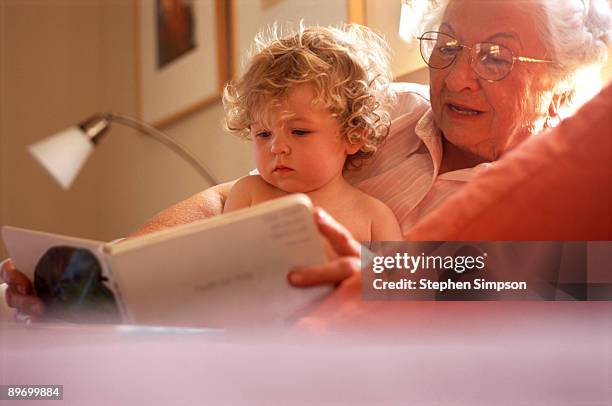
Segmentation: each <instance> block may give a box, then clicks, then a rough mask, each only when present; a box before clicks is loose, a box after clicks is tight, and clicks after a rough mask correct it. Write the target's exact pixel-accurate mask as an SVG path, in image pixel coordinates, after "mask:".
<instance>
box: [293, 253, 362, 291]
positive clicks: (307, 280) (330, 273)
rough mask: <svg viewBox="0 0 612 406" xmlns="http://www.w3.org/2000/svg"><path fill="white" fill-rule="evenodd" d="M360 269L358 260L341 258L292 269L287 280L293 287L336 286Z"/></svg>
mask: <svg viewBox="0 0 612 406" xmlns="http://www.w3.org/2000/svg"><path fill="white" fill-rule="evenodd" d="M360 267H361V261H360V259H359V258H357V257H342V258H337V259H335V260H333V261H329V262H326V263H324V264H322V265H318V266H310V267H296V268H293V270H292V271H291V272H289V275H288V279H289V283H290V284H291V285H293V286H295V287H307V286H315V285H324V284H336V283H340V282H342V281H343V280H345V279H346V278H349V277H351V276H353V275H354V274H355V273H356V272H359V270H360Z"/></svg>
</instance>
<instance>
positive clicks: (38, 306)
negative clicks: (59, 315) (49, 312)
mask: <svg viewBox="0 0 612 406" xmlns="http://www.w3.org/2000/svg"><path fill="white" fill-rule="evenodd" d="M0 274H1V276H2V281H3V282H5V283H6V284H7V285H8V288H7V289H6V294H5V298H6V303H7V304H8V305H9V306H10V307H13V308H15V309H16V310H17V313H16V314H15V320H17V321H19V322H26V323H27V322H31V321H35V320H37V319H38V318H40V317H41V316H42V315H43V313H44V309H45V307H44V305H43V302H42V300H40V299H39V298H38V297H36V296H35V295H34V287H33V286H32V282H31V281H30V280H29V279H28V277H27V276H25V275H24V274H23V273H21V272H19V271H18V270H17V269H15V266H14V265H13V262H12V261H11V260H10V259H8V260H6V261H4V262H3V263H2V266H1V269H0Z"/></svg>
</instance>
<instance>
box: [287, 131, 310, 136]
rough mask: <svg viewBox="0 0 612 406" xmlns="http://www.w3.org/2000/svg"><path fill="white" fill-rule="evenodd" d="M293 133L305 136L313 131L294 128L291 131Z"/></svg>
mask: <svg viewBox="0 0 612 406" xmlns="http://www.w3.org/2000/svg"><path fill="white" fill-rule="evenodd" d="M291 133H292V134H293V135H296V136H298V137H303V136H305V135H308V134H310V133H311V131H308V130H292V131H291Z"/></svg>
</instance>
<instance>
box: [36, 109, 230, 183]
mask: <svg viewBox="0 0 612 406" xmlns="http://www.w3.org/2000/svg"><path fill="white" fill-rule="evenodd" d="M111 122H116V123H119V124H123V125H125V126H128V127H132V128H135V129H137V130H138V131H140V132H142V133H143V134H145V135H148V136H150V137H153V138H154V139H156V140H157V141H159V142H161V143H162V144H164V145H165V146H166V147H168V148H170V149H171V150H173V151H174V152H176V153H177V154H178V155H180V156H181V157H182V158H183V159H184V160H185V161H187V162H188V163H189V164H190V165H191V166H192V167H193V168H194V169H195V170H197V171H198V173H199V174H200V175H202V177H203V178H204V179H206V180H207V181H208V182H210V183H211V184H212V185H217V184H219V182H218V180H217V179H216V178H215V177H214V176H213V175H212V174H211V172H210V170H209V169H208V168H207V167H206V165H204V163H203V162H202V161H201V160H200V159H198V157H196V156H195V155H194V154H192V153H191V152H189V151H188V150H187V149H186V148H185V147H183V146H182V145H181V144H179V143H178V142H176V141H175V140H174V139H172V138H171V137H170V136H169V135H167V134H165V133H163V132H162V131H160V130H158V129H157V128H155V127H153V126H151V125H149V124H147V123H145V122H142V121H140V120H138V119H136V118H133V117H130V116H126V115H123V114H117V113H99V114H95V115H93V116H91V117H89V118H87V119H85V120H83V121H82V122H80V123H79V124H77V125H76V126H74V127H70V128H68V129H66V130H63V131H60V132H58V133H56V134H54V135H52V136H50V137H48V138H45V139H43V140H41V141H38V142H36V143H34V144H32V145H30V146H29V147H28V150H29V151H30V153H31V154H32V155H33V156H34V157H35V158H36V160H38V162H40V163H41V165H42V166H43V167H44V168H45V169H46V170H47V171H48V172H49V173H50V174H51V175H52V176H53V178H54V179H55V180H56V181H57V182H58V183H59V184H60V185H61V186H62V188H64V189H68V188H69V187H70V185H71V184H72V181H73V180H74V178H75V177H76V175H77V174H78V173H79V171H80V169H81V167H82V166H83V164H84V163H85V161H86V160H87V158H88V157H89V155H90V154H91V153H92V151H93V149H94V146H95V145H96V144H97V143H98V142H99V141H100V139H101V138H102V136H103V135H104V134H105V133H106V131H107V130H108V128H109V127H110V124H111Z"/></svg>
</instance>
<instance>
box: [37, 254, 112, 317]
mask: <svg viewBox="0 0 612 406" xmlns="http://www.w3.org/2000/svg"><path fill="white" fill-rule="evenodd" d="M105 283H107V280H106V278H105V277H104V276H102V266H101V265H100V262H99V261H98V259H97V258H96V256H95V255H94V254H93V253H92V252H90V251H89V250H87V249H83V248H74V247H67V246H57V247H51V248H49V249H48V250H47V252H45V254H44V255H43V256H42V257H41V258H40V260H39V261H38V263H37V264H36V268H35V269H34V289H35V290H36V295H37V296H38V297H40V299H41V300H42V301H43V303H44V304H45V313H46V315H47V316H49V317H51V318H57V319H63V320H65V321H69V322H85V323H121V315H120V313H119V307H118V305H117V302H116V301H115V296H114V294H113V292H112V290H111V289H110V288H109V287H108V286H106V285H105Z"/></svg>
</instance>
